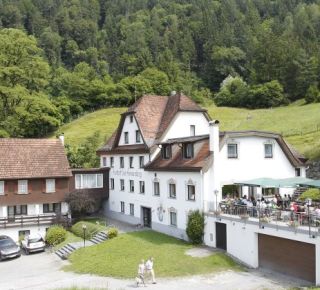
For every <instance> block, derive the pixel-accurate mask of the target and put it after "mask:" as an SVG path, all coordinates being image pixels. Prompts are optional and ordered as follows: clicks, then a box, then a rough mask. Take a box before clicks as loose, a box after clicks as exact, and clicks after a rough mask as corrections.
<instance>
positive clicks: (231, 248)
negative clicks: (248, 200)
mask: <svg viewBox="0 0 320 290" xmlns="http://www.w3.org/2000/svg"><path fill="white" fill-rule="evenodd" d="M216 222H220V223H224V224H226V227H227V252H228V253H229V254H230V255H231V256H233V257H235V258H237V259H239V260H240V261H242V262H243V263H244V264H245V265H247V266H249V267H252V268H257V267H259V257H258V234H259V233H261V234H265V235H270V236H275V237H279V238H285V239H290V240H294V241H299V242H304V243H310V244H314V245H315V247H316V283H317V285H319V284H320V242H319V238H320V237H319V236H317V237H316V238H310V237H309V233H308V231H307V230H302V229H299V228H298V229H297V230H296V231H294V230H293V229H291V228H289V227H288V226H284V227H280V226H278V227H277V226H276V225H269V224H268V225H267V226H265V227H264V228H263V229H262V228H259V226H258V224H257V223H256V222H250V221H247V222H244V221H242V220H240V219H239V218H236V217H235V218H227V217H223V216H220V217H213V216H207V218H206V228H205V236H204V242H205V244H206V245H208V246H210V247H216V230H215V223H216ZM275 247H276V245H275ZM298 254H299V253H297V255H298Z"/></svg>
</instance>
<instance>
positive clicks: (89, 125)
mask: <svg viewBox="0 0 320 290" xmlns="http://www.w3.org/2000/svg"><path fill="white" fill-rule="evenodd" d="M206 109H207V110H208V112H209V114H210V116H211V118H212V119H217V120H219V121H220V124H221V130H263V131H272V132H278V133H281V134H283V136H284V137H285V139H286V140H287V141H288V142H289V143H290V144H291V145H293V146H294V147H295V148H296V149H298V150H299V151H300V152H301V153H303V154H305V155H306V156H307V157H308V158H311V159H317V158H320V104H308V105H304V104H303V102H301V101H298V102H295V103H293V104H291V105H290V106H286V107H278V108H274V109H259V110H248V109H239V108H227V107H216V106H214V105H212V104H208V105H207V106H206ZM125 110H126V108H107V109H102V110H98V111H95V112H93V113H89V114H86V115H84V116H83V117H81V118H79V119H76V120H74V121H73V122H71V123H69V124H66V125H64V126H62V127H61V128H60V129H59V132H63V133H64V135H65V139H66V143H68V144H70V145H73V146H77V145H79V144H81V143H82V142H83V141H84V140H85V139H86V138H87V137H89V136H90V135H92V134H93V133H94V132H96V131H98V132H99V133H100V140H101V144H103V143H104V142H105V140H107V139H108V138H109V137H110V135H111V134H112V132H113V131H114V130H115V129H116V127H117V125H118V122H119V120H120V114H121V113H123V112H124V111H125Z"/></svg>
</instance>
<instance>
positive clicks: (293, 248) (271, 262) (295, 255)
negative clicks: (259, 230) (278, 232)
mask: <svg viewBox="0 0 320 290" xmlns="http://www.w3.org/2000/svg"><path fill="white" fill-rule="evenodd" d="M258 239H259V266H260V267H262V268H267V269H271V270H273V271H276V272H279V273H283V274H287V275H290V276H294V277H296V278H300V279H304V280H307V281H310V282H313V283H315V246H314V245H312V244H308V243H302V242H297V241H292V240H288V239H282V238H278V237H273V236H268V235H263V234H259V236H258Z"/></svg>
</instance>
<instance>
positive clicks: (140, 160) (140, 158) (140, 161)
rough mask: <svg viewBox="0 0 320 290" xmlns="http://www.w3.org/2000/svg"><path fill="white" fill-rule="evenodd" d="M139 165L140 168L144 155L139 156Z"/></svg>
mask: <svg viewBox="0 0 320 290" xmlns="http://www.w3.org/2000/svg"><path fill="white" fill-rule="evenodd" d="M139 167H140V168H143V167H144V156H139Z"/></svg>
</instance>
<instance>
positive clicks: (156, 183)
mask: <svg viewBox="0 0 320 290" xmlns="http://www.w3.org/2000/svg"><path fill="white" fill-rule="evenodd" d="M153 195H156V196H159V195H160V182H159V181H158V180H155V181H153Z"/></svg>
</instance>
